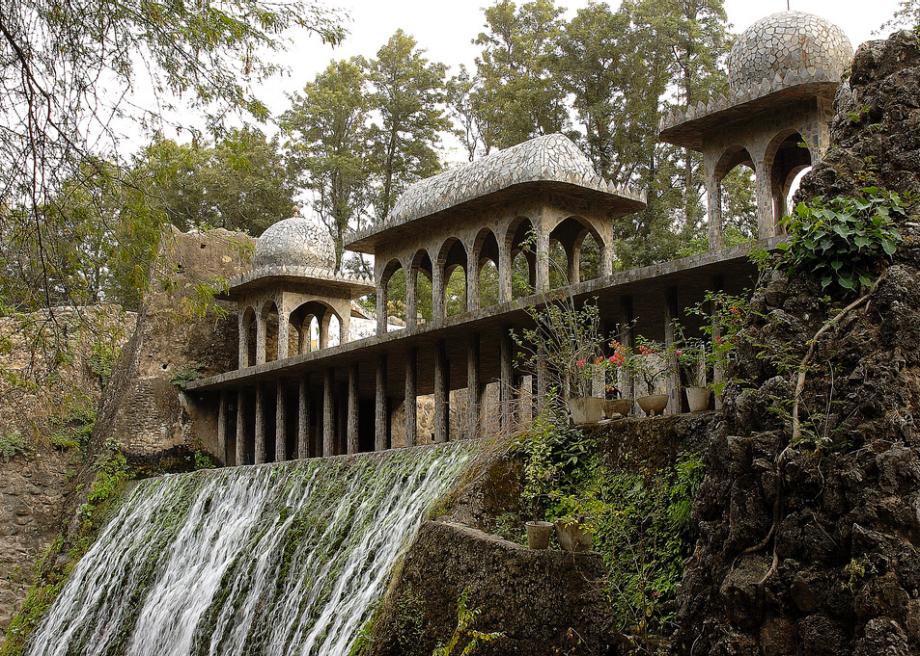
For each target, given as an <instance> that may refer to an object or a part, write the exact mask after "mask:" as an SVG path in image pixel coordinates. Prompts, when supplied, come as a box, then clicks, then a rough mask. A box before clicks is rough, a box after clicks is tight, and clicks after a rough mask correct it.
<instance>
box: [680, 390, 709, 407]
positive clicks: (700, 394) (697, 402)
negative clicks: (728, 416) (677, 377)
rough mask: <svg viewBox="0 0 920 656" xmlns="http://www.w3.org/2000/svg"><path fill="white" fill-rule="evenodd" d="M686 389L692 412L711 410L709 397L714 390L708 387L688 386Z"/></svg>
mask: <svg viewBox="0 0 920 656" xmlns="http://www.w3.org/2000/svg"><path fill="white" fill-rule="evenodd" d="M685 391H686V393H687V405H688V406H690V412H703V411H704V410H709V397H710V396H712V392H711V391H710V390H709V388H708V387H688V388H686V390H685Z"/></svg>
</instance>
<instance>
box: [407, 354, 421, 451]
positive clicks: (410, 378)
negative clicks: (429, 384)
mask: <svg viewBox="0 0 920 656" xmlns="http://www.w3.org/2000/svg"><path fill="white" fill-rule="evenodd" d="M417 361H418V352H417V351H416V350H415V348H414V347H410V348H409V351H408V352H407V353H406V393H405V401H404V403H405V410H406V446H415V445H416V442H417V441H418V423H417V417H416V414H417V410H418V409H417V407H416V398H417V396H418V394H417V386H416V373H417V369H418V365H417Z"/></svg>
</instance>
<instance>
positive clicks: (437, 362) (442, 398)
mask: <svg viewBox="0 0 920 656" xmlns="http://www.w3.org/2000/svg"><path fill="white" fill-rule="evenodd" d="M449 438H450V363H449V362H448V360H447V352H446V350H445V347H444V343H443V342H439V343H438V345H437V347H436V352H435V358H434V441H435V442H446V441H447V440H448V439H449Z"/></svg>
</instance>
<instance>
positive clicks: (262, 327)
mask: <svg viewBox="0 0 920 656" xmlns="http://www.w3.org/2000/svg"><path fill="white" fill-rule="evenodd" d="M267 341H268V325H267V324H266V321H265V317H264V316H262V313H261V312H259V313H258V314H257V315H256V364H265V345H266V342H267Z"/></svg>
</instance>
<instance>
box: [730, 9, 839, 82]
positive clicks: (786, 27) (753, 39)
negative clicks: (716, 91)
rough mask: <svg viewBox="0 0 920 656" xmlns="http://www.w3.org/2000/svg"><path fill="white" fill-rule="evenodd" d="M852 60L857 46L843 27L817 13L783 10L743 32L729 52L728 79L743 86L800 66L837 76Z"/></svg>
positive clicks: (770, 78) (800, 68) (797, 68)
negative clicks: (852, 42)
mask: <svg viewBox="0 0 920 656" xmlns="http://www.w3.org/2000/svg"><path fill="white" fill-rule="evenodd" d="M852 61H853V46H852V45H850V40H849V39H847V35H846V34H844V32H843V30H841V29H840V28H839V27H837V26H836V25H834V24H833V23H831V22H829V21H827V20H825V19H823V18H821V17H819V16H815V15H813V14H807V13H805V12H802V11H782V12H779V13H776V14H771V15H769V16H767V17H765V18H761V19H760V20H759V21H757V22H756V23H754V24H753V25H751V26H750V27H749V28H747V29H746V30H745V31H744V32H742V33H741V35H740V36H739V37H738V40H737V41H736V42H735V45H734V46H733V47H732V51H731V53H730V54H729V56H728V81H729V85H730V86H731V88H732V89H733V90H739V89H743V88H745V87H749V86H751V85H754V84H758V83H760V82H761V81H763V80H773V79H774V78H775V76H776V74H777V73H779V74H780V75H784V74H785V73H786V72H787V71H798V70H807V71H809V72H810V73H811V74H812V75H813V74H814V73H815V72H816V71H817V70H824V71H826V72H827V73H829V74H830V75H831V76H833V77H834V78H835V79H836V78H839V77H842V76H843V74H844V72H846V70H847V68H848V67H849V66H850V63H851V62H852Z"/></svg>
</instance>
